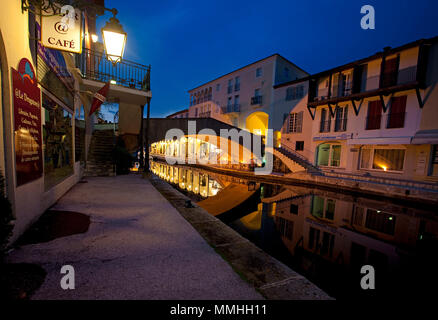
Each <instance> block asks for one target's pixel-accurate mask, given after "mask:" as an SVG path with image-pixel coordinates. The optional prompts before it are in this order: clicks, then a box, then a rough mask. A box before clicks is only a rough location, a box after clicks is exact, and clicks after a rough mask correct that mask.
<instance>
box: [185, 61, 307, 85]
mask: <svg viewBox="0 0 438 320" xmlns="http://www.w3.org/2000/svg"><path fill="white" fill-rule="evenodd" d="M275 56H278V57H280V58H282V59H284V60H286V61H287V62H288V63H290V64H292V65H293V66H294V67H296V68H297V69H299V70H301V71H302V72H305V73H307V74H309V73H308V72H306V71H304V70H303V69H301V68H300V67H298V66H297V65H296V64H294V63H293V62H291V61H289V60H288V59H286V58H285V57H283V56H282V55H280V54H279V53H274V54H271V55H270V56H267V57H265V58H263V59H259V60H257V61H254V62H252V63H250V64H247V65H245V66H243V67H240V68H238V69H236V70H233V71H231V72H228V73H226V74H224V75H221V76H220V77H217V78H215V79H213V80H210V81H207V82H205V83H203V84H201V85H199V86H197V87H194V88H192V89H190V90H188V91H187V92H189V93H190V91H193V90H196V89H198V88H200V87H203V86H205V85H207V84H209V83H212V82H214V81H216V80H219V79H221V78H224V77H226V76H229V75H230V74H232V73H234V72H237V71H240V70H242V69H245V68H247V67H250V66H252V65H254V64H256V63H259V62H262V61H264V60H267V59H270V58H272V57H275Z"/></svg>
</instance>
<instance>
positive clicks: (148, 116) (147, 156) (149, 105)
mask: <svg viewBox="0 0 438 320" xmlns="http://www.w3.org/2000/svg"><path fill="white" fill-rule="evenodd" d="M150 117H151V98H149V99H148V105H147V118H146V137H145V138H146V139H145V142H146V143H145V144H146V161H145V167H144V168H145V170H144V172H146V171H149V127H150ZM142 118H143V115H142ZM142 122H143V119H142ZM142 151H143V150H142ZM142 154H143V152H142Z"/></svg>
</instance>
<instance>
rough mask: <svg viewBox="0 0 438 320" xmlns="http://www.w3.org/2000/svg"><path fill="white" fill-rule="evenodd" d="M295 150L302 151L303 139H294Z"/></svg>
mask: <svg viewBox="0 0 438 320" xmlns="http://www.w3.org/2000/svg"><path fill="white" fill-rule="evenodd" d="M295 151H304V141H295Z"/></svg>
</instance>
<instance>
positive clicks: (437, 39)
mask: <svg viewBox="0 0 438 320" xmlns="http://www.w3.org/2000/svg"><path fill="white" fill-rule="evenodd" d="M435 42H438V36H436V37H432V38H427V39H419V40H416V41H413V42H409V43H407V44H404V45H401V46H399V47H396V48H391V47H386V48H384V50H383V51H379V52H377V53H375V54H373V55H371V56H368V57H366V58H362V59H358V60H355V61H353V62H349V63H346V64H343V65H341V66H338V67H335V68H331V69H328V70H325V71H321V72H318V73H315V74H313V75H311V76H308V77H306V78H301V79H297V80H292V81H289V82H285V83H282V84H278V85H275V86H273V87H274V89H278V88H281V87H285V86H289V85H293V84H296V83H299V82H302V81H308V80H310V79H314V78H318V77H321V76H325V75H328V74H331V73H333V72H335V71H340V70H345V69H350V68H352V67H354V66H356V65H359V64H363V63H365V62H368V61H371V60H375V59H377V58H381V57H382V56H383V55H391V54H395V53H397V52H400V51H403V50H406V49H410V48H413V47H416V46H419V45H422V44H432V43H435Z"/></svg>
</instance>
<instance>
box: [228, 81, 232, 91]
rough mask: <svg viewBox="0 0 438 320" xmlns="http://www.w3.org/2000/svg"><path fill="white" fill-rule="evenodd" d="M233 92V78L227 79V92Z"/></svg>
mask: <svg viewBox="0 0 438 320" xmlns="http://www.w3.org/2000/svg"><path fill="white" fill-rule="evenodd" d="M232 92H233V79H230V80H228V93H229V94H230V93H232Z"/></svg>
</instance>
